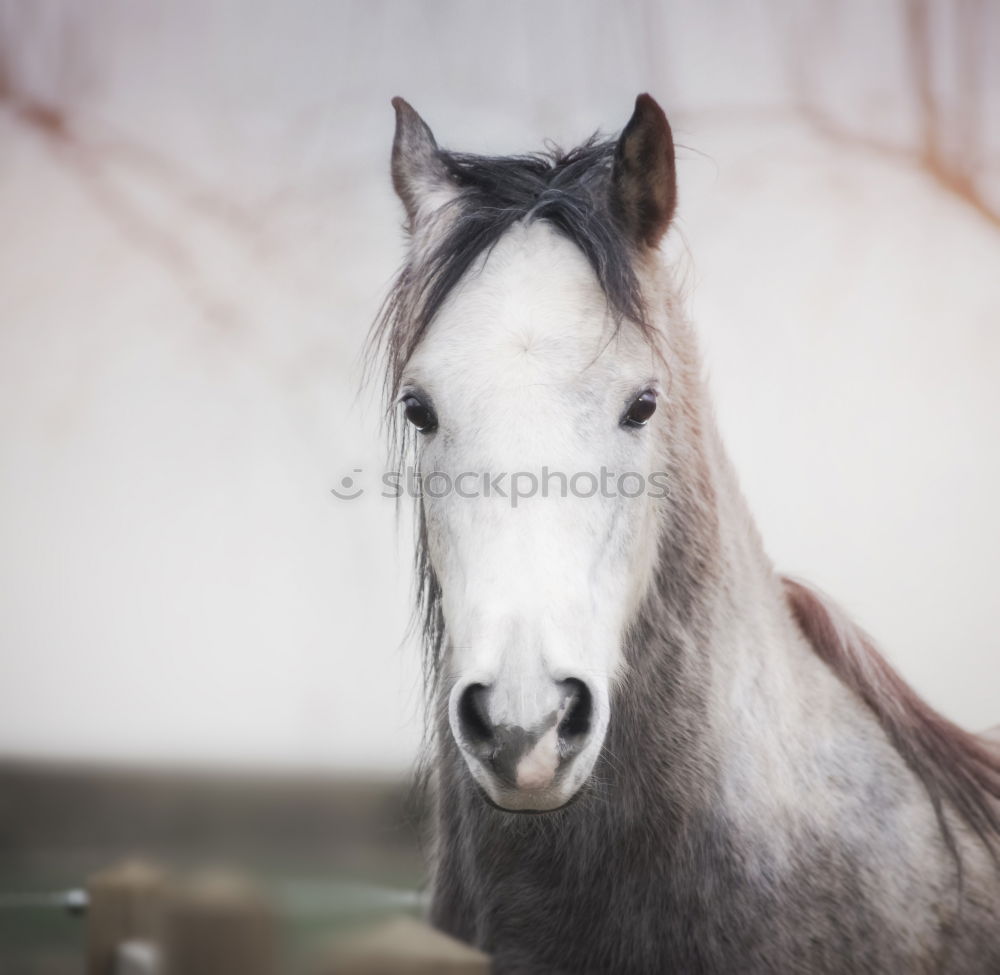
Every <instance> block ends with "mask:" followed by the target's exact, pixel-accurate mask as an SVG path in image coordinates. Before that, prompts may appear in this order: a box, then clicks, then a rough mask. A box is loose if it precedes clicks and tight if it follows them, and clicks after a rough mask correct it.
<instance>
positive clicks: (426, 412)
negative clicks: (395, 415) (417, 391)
mask: <svg viewBox="0 0 1000 975" xmlns="http://www.w3.org/2000/svg"><path fill="white" fill-rule="evenodd" d="M402 403H403V413H404V415H405V416H406V419H407V420H408V421H409V422H410V423H412V424H413V425H414V426H415V427H416V428H417V429H418V430H419V431H420V432H421V433H433V432H434V431H435V430H436V429H437V417H436V416H435V415H434V410H433V409H431V407H430V406H428V405H427V403H425V402H424V401H423V400H422V399H420V397H419V396H414V395H413V394H412V393H411V394H410V395H409V396H405V397H403V400H402Z"/></svg>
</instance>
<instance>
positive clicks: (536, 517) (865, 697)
mask: <svg viewBox="0 0 1000 975" xmlns="http://www.w3.org/2000/svg"><path fill="white" fill-rule="evenodd" d="M393 105H394V108H395V113H396V128H395V137H394V140H393V146H392V156H391V175H392V182H393V186H394V188H395V191H396V193H397V194H398V196H399V198H400V200H401V201H402V204H403V209H404V211H405V232H406V236H407V239H408V248H407V252H406V253H407V256H406V259H405V263H404V264H403V267H402V270H401V271H400V273H399V276H398V278H397V279H396V280H395V283H394V284H393V285H392V287H391V290H390V291H389V293H388V295H387V297H386V299H385V301H384V303H383V305H382V308H381V310H380V312H379V314H378V316H377V318H376V322H375V324H374V326H373V332H372V335H371V338H370V341H371V346H370V351H371V352H373V354H376V355H378V356H379V357H380V358H378V359H377V360H375V361H376V362H378V363H379V364H380V366H379V367H380V368H384V391H385V395H386V416H387V418H388V425H389V434H390V439H391V441H392V442H393V443H395V444H396V445H397V446H398V447H399V449H400V451H401V452H402V453H401V455H400V456H401V457H402V456H407V457H412V458H413V459H414V463H415V466H416V469H418V470H419V471H420V472H421V474H422V476H423V477H424V478H425V480H424V482H423V484H424V487H425V490H423V491H422V492H419V494H418V497H417V501H416V516H415V524H416V576H417V584H416V590H417V593H416V596H417V598H416V607H417V608H416V619H417V621H418V624H419V628H420V630H421V633H422V637H423V644H424V662H425V674H426V690H427V725H428V742H429V752H428V753H429V756H430V757H429V761H428V765H427V775H426V781H427V786H428V790H429V796H430V800H429V802H430V804H431V807H432V815H431V818H432V820H433V831H432V832H433V835H432V838H431V844H430V861H431V869H430V873H431V878H430V893H431V897H430V908H429V914H430V918H429V919H430V921H431V923H433V924H434V925H435V926H436V927H438V928H439V929H440V930H442V931H443V932H445V933H447V934H450V935H452V936H454V937H456V938H459V939H461V940H463V941H465V942H468V943H471V944H473V945H475V946H478V947H480V948H481V949H483V950H484V951H485V952H487V953H489V954H490V956H491V957H492V959H493V965H494V969H495V970H496V971H497V972H502V973H542V972H545V973H553V972H555V973H559V972H562V973H567V975H569V973H572V975H580V973H626V975H628V973H662V972H681V973H697V972H711V973H730V972H740V973H743V975H748V973H769V975H771V973H787V972H795V973H833V972H838V973H839V972H851V973H909V975H912V973H930V972H935V973H936V972H949V973H961V975H965V973H970V975H971V973H987V972H990V973H997V972H1000V858H998V851H1000V751H998V750H997V749H996V748H995V746H993V745H992V744H990V743H989V742H988V741H987V739H986V738H985V737H979V736H976V735H973V734H971V733H969V732H967V731H965V730H963V729H961V728H959V727H958V726H957V725H955V724H953V723H952V722H951V721H949V720H947V719H946V718H944V717H942V716H941V715H940V714H938V713H936V712H935V711H934V710H933V709H932V708H931V707H930V706H929V705H928V704H926V703H925V702H924V701H923V700H922V699H921V698H920V697H918V695H917V694H916V693H915V692H914V691H912V690H911V689H910V688H909V687H908V686H907V684H906V683H905V682H904V681H903V680H902V679H901V678H900V677H899V676H898V675H897V674H896V673H895V672H894V671H893V670H892V669H891V668H890V666H889V665H888V664H887V663H886V661H885V660H884V659H883V658H882V657H881V656H880V655H879V653H878V651H877V650H876V648H875V646H874V644H873V642H872V640H871V639H870V638H869V636H868V635H867V634H866V633H865V632H864V631H863V630H861V629H860V628H859V627H858V626H857V625H855V624H854V623H853V622H852V621H851V620H850V619H849V618H848V617H847V616H846V615H845V614H844V613H843V612H842V611H841V610H840V609H839V608H838V607H837V606H836V605H835V604H834V603H833V602H831V601H830V600H829V599H828V598H827V597H826V596H825V595H822V594H821V593H819V592H818V591H817V590H814V589H813V588H811V587H809V586H808V585H806V584H805V583H803V582H800V581H797V580H793V579H790V578H785V577H783V576H781V575H780V574H778V572H777V571H776V570H775V568H774V567H773V565H772V563H771V561H770V560H769V558H768V556H767V555H766V554H765V550H764V547H763V544H762V541H761V539H760V537H759V535H758V533H757V530H756V528H755V526H754V522H753V520H752V518H751V515H750V514H749V511H748V507H747V505H746V503H745V501H744V499H743V497H742V495H741V493H740V490H739V487H738V485H737V481H736V477H735V474H734V472H733V470H732V468H731V466H730V464H729V462H728V460H727V457H726V454H725V452H724V449H723V446H722V444H721V440H720V436H719V433H718V431H717V427H716V424H715V422H714V420H713V414H712V410H711V406H710V403H709V400H708V396H707V392H706V386H705V382H704V379H703V376H702V372H701V367H700V364H699V358H698V352H697V346H696V341H695V336H694V333H693V330H692V326H691V325H690V323H689V322H688V321H687V320H686V318H685V315H684V311H683V308H682V302H681V298H680V296H679V292H678V288H677V286H676V285H675V283H674V277H675V276H676V269H674V270H673V274H672V270H671V267H670V266H668V262H667V261H666V260H665V259H664V257H663V255H662V254H661V244H662V242H663V240H664V237H665V235H666V234H667V232H668V231H669V230H670V228H671V227H672V226H673V218H674V213H675V207H676V200H677V180H676V171H675V150H674V142H673V137H672V134H671V129H670V125H669V123H668V121H667V118H666V116H665V114H664V112H663V110H662V109H661V108H660V106H659V105H658V104H657V103H656V101H655V100H654V99H653V98H652V97H650V96H649V95H645V94H644V95H640V96H639V97H638V98H637V99H636V102H635V108H634V112H633V114H632V116H631V118H630V120H629V121H628V123H627V125H626V126H625V128H624V129H623V130H622V131H621V133H620V135H619V136H618V137H617V138H602V137H600V136H597V135H595V136H593V137H592V138H591V139H590V140H588V141H586V142H584V143H583V144H582V145H580V146H578V147H577V148H574V149H572V150H571V151H567V152H564V151H562V150H560V149H558V148H555V147H551V146H550V147H549V148H548V149H547V150H546V151H543V152H539V153H535V154H529V155H518V156H499V157H488V156H480V155H473V154H468V153H459V152H453V151H449V150H445V149H443V148H441V147H439V146H438V144H437V142H436V140H435V138H434V135H433V134H432V132H431V130H430V128H429V127H428V126H427V124H426V123H425V122H424V121H423V119H422V118H421V117H420V116H419V115H418V114H417V113H416V111H415V110H414V109H413V108H412V107H411V106H410V105H409V104H408V103H407V102H405V101H404V100H402V99H400V98H396V99H394V100H393ZM598 472H600V474H601V476H600V478H599V477H598ZM431 473H434V474H436V475H438V478H439V480H441V484H440V485H438V486H437V487H436V488H435V489H434V490H433V491H432V490H431V489H430V487H431V485H430V481H429V480H426V478H428V477H429V475H430V474H431ZM502 475H507V477H506V479H504V478H503V477H502ZM626 475H627V478H626ZM598 482H600V484H599V485H598ZM515 484H516V485H517V488H516V490H515ZM626 488H627V489H626Z"/></svg>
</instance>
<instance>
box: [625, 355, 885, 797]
mask: <svg viewBox="0 0 1000 975" xmlns="http://www.w3.org/2000/svg"><path fill="white" fill-rule="evenodd" d="M689 361H695V360H694V359H693V358H692V359H691V360H689ZM681 381H682V382H683V381H685V380H684V379H683V378H682V380H681ZM686 382H687V387H686V388H685V389H684V391H683V393H684V400H685V403H684V407H683V409H681V410H679V411H678V412H677V414H676V415H675V416H672V417H671V418H670V422H671V424H672V425H673V428H674V430H675V432H676V435H678V436H680V437H683V438H684V449H683V456H684V458H685V462H684V464H683V469H678V470H675V471H674V472H673V480H674V483H675V485H676V490H675V491H674V492H673V493H672V494H673V498H672V500H673V504H672V505H671V507H670V508H669V509H668V510H667V511H666V513H665V515H664V519H663V522H662V524H661V544H660V558H659V563H658V568H657V571H656V574H655V579H654V582H653V585H652V586H651V589H650V591H649V593H648V595H647V598H646V601H645V604H644V606H643V608H642V610H641V611H640V613H639V616H638V618H637V620H636V621H635V624H634V626H633V627H632V630H631V638H630V640H629V641H628V646H627V650H626V658H627V673H626V674H625V676H624V678H623V680H622V685H621V688H620V695H619V696H620V700H619V701H618V704H617V706H615V705H614V704H613V707H612V711H613V715H615V716H616V717H615V718H613V721H616V722H617V733H616V734H615V735H614V736H613V738H612V740H611V742H610V748H611V750H612V752H613V753H614V754H613V755H612V759H613V760H615V761H621V760H624V761H626V762H634V763H638V764H640V765H643V766H645V767H644V768H640V769H633V770H632V772H637V773H638V775H637V776H636V779H637V780H640V781H652V782H659V783H663V784H664V785H665V786H666V788H667V790H668V791H669V792H670V793H671V794H673V795H685V796H689V797H691V801H692V802H693V803H696V804H698V803H700V802H704V803H705V804H708V805H711V806H712V807H713V808H718V806H719V802H720V799H721V798H722V797H724V796H725V794H726V793H727V791H728V790H729V789H730V787H731V786H732V785H733V782H732V775H733V774H737V775H739V776H740V777H741V786H745V785H746V783H748V782H752V783H753V786H754V788H755V789H757V790H758V791H759V792H760V797H761V800H762V801H765V802H766V801H769V800H768V796H769V795H770V796H773V795H774V794H775V793H776V792H778V793H780V792H781V791H784V789H783V783H786V782H787V781H788V780H789V778H790V776H791V775H793V774H794V773H793V772H792V769H793V768H795V767H797V766H800V765H801V764H802V761H803V755H804V753H809V752H811V751H812V750H814V749H818V748H820V747H822V746H821V743H820V742H819V741H818V740H817V738H816V731H815V728H816V726H817V722H818V724H819V725H820V726H823V724H824V719H825V717H827V716H830V715H832V714H834V713H836V714H837V715H838V720H843V721H846V722H847V723H848V724H858V725H863V724H865V723H866V722H868V721H869V720H870V718H869V716H867V715H865V714H864V713H863V709H862V708H860V707H859V706H858V702H855V701H854V700H853V699H852V698H851V697H850V695H849V694H848V693H847V691H846V688H844V687H843V685H842V684H841V683H840V682H839V681H838V680H837V678H836V677H835V676H834V675H833V674H832V673H830V672H829V671H828V670H827V669H826V668H825V667H824V666H823V665H822V664H821V662H820V661H819V660H818V658H817V657H816V655H815V653H813V652H812V650H811V648H810V647H809V645H808V644H807V642H806V641H805V639H804V637H803V636H802V634H801V632H800V631H799V630H798V628H797V626H796V624H795V623H794V621H793V620H792V618H791V615H790V612H789V609H788V606H787V603H786V601H785V597H784V593H783V589H782V585H781V580H780V578H779V577H778V575H777V574H776V572H775V571H774V569H773V566H772V564H771V562H770V560H769V559H768V557H767V555H766V553H765V551H764V548H763V544H762V542H761V540H760V537H759V534H758V532H757V529H756V527H755V525H754V522H753V519H752V517H751V515H750V513H749V510H748V508H747V505H746V503H745V501H744V499H743V496H742V494H741V492H740V490H739V487H738V484H737V481H736V477H735V474H734V472H733V470H732V467H731V465H730V463H729V461H728V458H727V456H726V454H725V451H724V448H723V447H722V444H721V439H720V437H719V435H718V432H717V428H716V425H715V422H714V417H713V415H712V412H711V408H710V406H709V403H708V398H707V394H706V391H705V388H704V385H703V382H702V381H701V379H700V378H699V377H698V376H697V369H696V368H695V367H693V366H692V367H691V368H690V369H689V370H688V371H687V377H686ZM675 453H676V451H675ZM639 742H648V743H649V747H642V746H640V745H638V744H637V743H639ZM805 764H806V765H811V764H813V763H812V762H811V761H807V762H806V763H805ZM741 769H742V771H739V770H741ZM678 776H680V777H682V778H683V779H684V781H680V782H679V781H677V778H678ZM737 791H740V790H737ZM742 791H743V793H744V795H746V789H745V788H744V789H743V790H742ZM649 798H650V801H656V797H653V796H651V797H649ZM747 801H748V802H751V803H753V801H754V797H753V796H749V797H748V798H747Z"/></svg>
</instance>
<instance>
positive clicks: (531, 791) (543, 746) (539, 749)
mask: <svg viewBox="0 0 1000 975" xmlns="http://www.w3.org/2000/svg"><path fill="white" fill-rule="evenodd" d="M599 704H600V700H599V694H598V692H597V691H596V689H595V688H593V687H591V686H590V685H588V683H587V682H585V681H583V680H581V679H578V678H574V677H569V678H565V679H563V680H559V681H551V680H545V681H543V682H541V683H538V682H532V683H531V685H530V686H526V685H515V686H504V685H503V684H501V683H482V682H476V681H472V682H465V683H464V684H459V685H456V687H455V688H454V690H453V691H452V694H451V700H450V707H449V716H450V721H451V729H452V733H453V735H454V737H455V740H456V742H457V743H458V745H459V748H460V749H461V751H462V755H463V757H464V758H465V761H466V763H467V765H468V766H469V770H470V772H471V773H472V775H473V777H474V778H475V780H476V781H477V782H478V784H479V785H480V786H481V787H482V789H483V790H484V792H485V793H486V795H487V797H488V798H489V799H490V801H491V802H492V803H493V804H494V805H496V806H498V807H499V808H501V809H505V810H509V811H511V812H548V811H551V810H555V809H558V808H559V807H561V806H564V805H565V804H566V803H567V802H569V800H570V799H572V798H573V796H574V795H575V794H576V792H577V791H578V789H579V788H580V786H581V785H582V784H583V782H584V780H585V779H586V778H587V776H588V775H589V774H590V771H591V769H592V768H593V764H594V760H595V759H596V754H597V752H598V751H599V750H600V745H601V740H602V739H603V737H604V735H603V727H602V725H603V724H604V722H602V721H600V720H599V716H600V711H601V710H604V711H606V708H603V709H602V708H600V707H599Z"/></svg>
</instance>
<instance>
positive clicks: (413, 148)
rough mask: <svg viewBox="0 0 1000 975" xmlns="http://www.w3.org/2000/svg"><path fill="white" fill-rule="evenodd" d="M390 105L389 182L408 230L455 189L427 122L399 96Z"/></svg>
mask: <svg viewBox="0 0 1000 975" xmlns="http://www.w3.org/2000/svg"><path fill="white" fill-rule="evenodd" d="M392 107H393V108H394V109H395V110H396V135H395V138H394V139H393V140H392V185H393V186H394V187H395V189H396V194H397V195H398V196H399V198H400V199H401V200H402V201H403V206H405V207H406V216H407V220H408V224H409V229H410V231H411V232H412V231H413V230H415V229H416V227H417V225H418V224H419V223H420V221H421V220H422V219H424V218H425V217H427V216H428V215H429V214H431V213H433V212H434V210H436V209H437V208H438V207H439V206H441V205H442V204H443V203H447V202H448V200H450V199H452V198H453V197H454V195H455V190H454V184H453V183H452V182H451V180H450V179H449V177H448V170H447V168H446V167H445V164H444V161H443V160H442V159H441V153H440V150H439V149H438V145H437V142H435V141H434V134H433V133H432V132H431V130H430V128H429V127H428V125H427V123H426V122H425V121H424V120H423V119H422V118H421V117H420V116H419V115H418V114H417V113H416V111H414V109H413V106H412V105H410V104H409V102H406V101H404V100H403V99H402V98H399V97H396V98H394V99H393V100H392Z"/></svg>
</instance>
